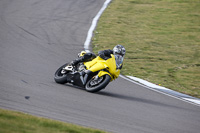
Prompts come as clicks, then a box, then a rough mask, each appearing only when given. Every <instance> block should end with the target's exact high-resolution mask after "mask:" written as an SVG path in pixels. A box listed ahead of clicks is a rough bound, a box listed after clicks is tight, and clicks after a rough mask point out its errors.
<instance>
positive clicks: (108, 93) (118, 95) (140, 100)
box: [97, 92, 185, 109]
mask: <svg viewBox="0 0 200 133" xmlns="http://www.w3.org/2000/svg"><path fill="white" fill-rule="evenodd" d="M97 94H98V95H102V96H108V97H112V98H117V99H123V100H127V101H132V102H140V103H141V104H149V105H154V106H162V107H166V108H176V109H185V108H182V107H178V106H173V105H169V104H165V103H161V102H157V101H152V100H149V99H143V98H138V97H133V96H128V95H123V94H117V93H113V92H98V93H97Z"/></svg>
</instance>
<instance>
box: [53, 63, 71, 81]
mask: <svg viewBox="0 0 200 133" xmlns="http://www.w3.org/2000/svg"><path fill="white" fill-rule="evenodd" d="M67 64H68V63H66V64H64V65H63V66H61V67H60V68H58V70H57V71H56V72H55V76H54V80H55V81H56V83H59V84H65V83H67V75H66V74H62V73H61V71H62V70H63V68H64V67H65V66H66V65H67Z"/></svg>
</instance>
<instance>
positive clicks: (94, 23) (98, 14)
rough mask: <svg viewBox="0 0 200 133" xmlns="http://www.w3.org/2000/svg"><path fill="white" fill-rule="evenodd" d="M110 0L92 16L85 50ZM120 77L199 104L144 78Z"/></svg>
mask: <svg viewBox="0 0 200 133" xmlns="http://www.w3.org/2000/svg"><path fill="white" fill-rule="evenodd" d="M111 1H112V0H106V1H105V2H104V4H103V6H102V8H101V9H100V11H99V12H98V13H97V15H96V16H95V17H94V19H93V21H92V25H91V27H90V29H89V31H88V34H87V38H86V41H85V43H84V49H85V51H86V52H89V46H90V43H91V39H92V35H93V31H94V29H95V28H96V25H97V22H98V20H99V18H100V16H101V14H102V13H103V11H104V10H105V9H106V8H107V6H108V4H109V3H110V2H111ZM120 77H121V78H123V79H125V80H128V81H130V82H132V83H134V84H138V85H140V86H143V87H145V88H147V89H150V90H153V91H156V92H159V93H162V94H164V95H167V96H170V97H173V98H176V99H179V100H182V101H185V102H188V103H191V104H194V105H197V106H200V99H198V98H194V97H191V96H188V95H185V94H182V93H179V92H176V91H173V90H170V89H168V88H165V87H162V86H158V85H155V84H153V83H150V82H148V81H145V80H143V79H140V78H137V77H132V76H127V77H126V76H123V75H120Z"/></svg>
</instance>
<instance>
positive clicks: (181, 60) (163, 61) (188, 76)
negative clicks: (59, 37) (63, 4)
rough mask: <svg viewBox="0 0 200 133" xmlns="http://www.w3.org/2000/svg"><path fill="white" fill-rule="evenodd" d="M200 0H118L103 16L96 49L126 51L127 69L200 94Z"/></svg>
mask: <svg viewBox="0 0 200 133" xmlns="http://www.w3.org/2000/svg"><path fill="white" fill-rule="evenodd" d="M199 7H200V0H113V1H112V2H111V4H110V5H109V6H108V8H107V9H106V10H105V12H104V13H103V15H102V16H101V18H100V20H99V22H98V26H97V28H96V30H95V31H94V37H93V39H92V46H93V51H94V52H95V53H97V51H99V50H103V49H112V48H113V47H114V46H115V45H116V44H122V45H124V46H125V48H126V50H127V52H126V56H125V60H124V65H123V69H122V74H124V75H130V76H135V77H139V78H142V79H145V80H147V81H150V82H152V83H155V84H161V86H164V87H167V88H170V89H172V90H175V91H178V92H182V93H185V94H188V95H191V96H194V97H198V98H200V8H199Z"/></svg>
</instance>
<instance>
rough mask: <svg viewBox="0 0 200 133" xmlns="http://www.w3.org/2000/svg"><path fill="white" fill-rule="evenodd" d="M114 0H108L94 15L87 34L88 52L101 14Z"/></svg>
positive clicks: (86, 47) (86, 46) (85, 46)
mask: <svg viewBox="0 0 200 133" xmlns="http://www.w3.org/2000/svg"><path fill="white" fill-rule="evenodd" d="M111 1H112V0H106V1H105V2H104V4H103V6H102V8H101V9H100V11H99V12H98V13H97V15H96V16H95V17H94V19H93V21H92V25H91V27H90V29H89V31H88V34H87V38H86V41H85V43H84V49H85V51H86V52H89V46H90V42H91V39H92V35H93V31H94V29H95V27H96V25H97V22H98V20H99V18H100V16H101V14H102V13H103V11H104V10H105V9H106V8H107V6H108V4H109V3H110V2H111Z"/></svg>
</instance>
